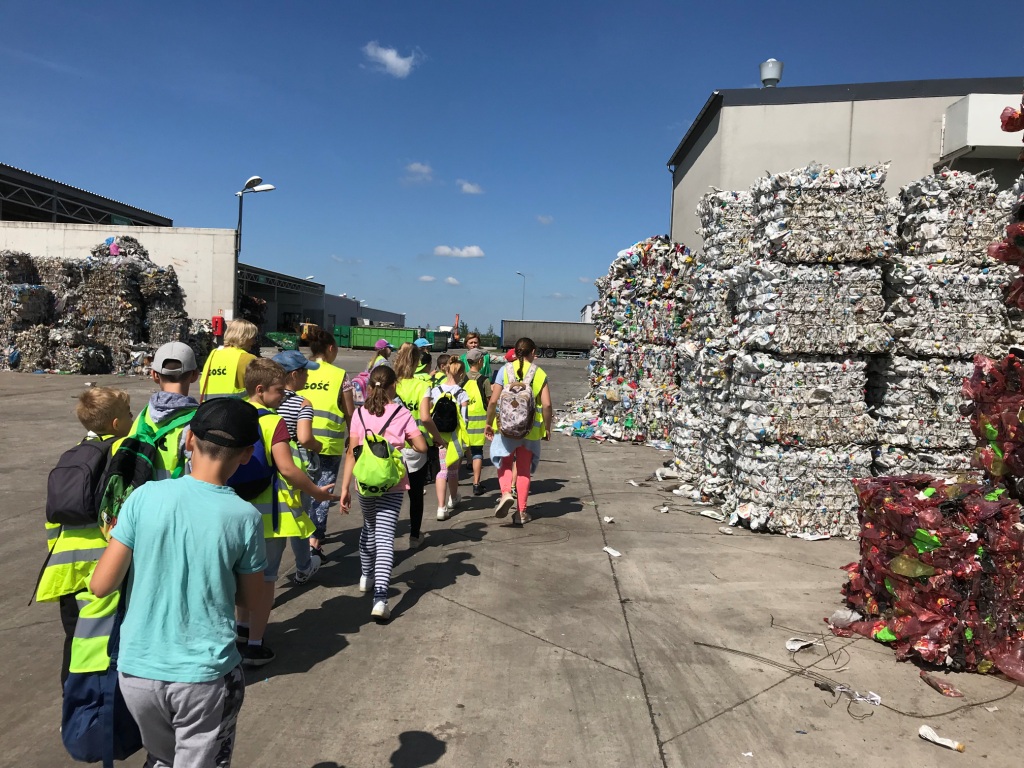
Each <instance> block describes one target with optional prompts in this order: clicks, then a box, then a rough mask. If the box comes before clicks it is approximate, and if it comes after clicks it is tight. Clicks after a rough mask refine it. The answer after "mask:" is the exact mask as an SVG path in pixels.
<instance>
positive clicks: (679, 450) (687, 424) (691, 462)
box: [670, 341, 704, 500]
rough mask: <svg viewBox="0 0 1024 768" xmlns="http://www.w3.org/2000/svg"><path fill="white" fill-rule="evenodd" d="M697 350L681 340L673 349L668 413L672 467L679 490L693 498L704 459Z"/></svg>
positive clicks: (701, 473) (700, 476)
mask: <svg viewBox="0 0 1024 768" xmlns="http://www.w3.org/2000/svg"><path fill="white" fill-rule="evenodd" d="M698 355H699V347H698V346H697V345H696V344H694V343H693V342H687V341H684V342H682V343H681V344H679V345H677V347H676V377H677V379H678V382H679V388H678V391H677V395H676V402H675V404H674V408H673V410H672V433H671V437H670V442H671V443H672V456H673V464H674V466H675V469H676V471H677V472H678V473H679V480H680V482H681V483H682V487H683V488H684V489H686V490H687V491H688V492H689V493H690V494H691V495H692V496H693V497H694V498H696V499H698V500H699V499H700V496H701V494H700V491H699V487H700V485H701V482H702V479H703V477H704V456H703V445H702V443H701V431H702V429H703V426H704V413H703V410H702V409H701V406H700V392H699V390H698V387H697V357H698Z"/></svg>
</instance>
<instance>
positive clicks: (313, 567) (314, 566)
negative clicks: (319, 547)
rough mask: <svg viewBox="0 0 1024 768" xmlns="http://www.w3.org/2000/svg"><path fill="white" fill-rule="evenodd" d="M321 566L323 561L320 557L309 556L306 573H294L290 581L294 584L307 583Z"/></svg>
mask: <svg viewBox="0 0 1024 768" xmlns="http://www.w3.org/2000/svg"><path fill="white" fill-rule="evenodd" d="M322 564H323V560H321V559H320V555H312V554H311V555H310V556H309V570H308V571H296V572H295V575H294V576H293V577H292V579H293V580H294V581H295V583H296V584H305V583H306V582H307V581H309V580H310V579H311V578H312V577H313V574H314V573H316V572H317V571H319V570H320V566H321V565H322Z"/></svg>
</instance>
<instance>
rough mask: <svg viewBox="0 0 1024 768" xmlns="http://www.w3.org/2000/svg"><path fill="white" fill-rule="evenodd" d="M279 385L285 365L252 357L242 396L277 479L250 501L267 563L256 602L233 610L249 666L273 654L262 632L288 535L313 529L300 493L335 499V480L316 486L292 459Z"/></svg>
mask: <svg viewBox="0 0 1024 768" xmlns="http://www.w3.org/2000/svg"><path fill="white" fill-rule="evenodd" d="M284 387H285V371H284V368H282V367H281V366H280V365H279V364H277V363H275V362H274V361H273V360H266V359H263V358H259V359H256V360H253V361H252V362H251V363H250V364H249V367H248V368H247V369H246V371H245V391H246V395H247V399H248V400H249V402H250V403H252V404H253V405H254V406H256V407H257V408H258V409H260V411H261V415H260V433H261V435H262V438H263V449H264V450H265V451H266V458H267V461H268V463H271V462H272V463H273V465H274V466H275V467H276V469H277V474H278V482H277V483H276V484H275V483H271V484H270V485H269V486H268V487H267V488H266V490H264V491H263V492H261V493H260V494H259V495H258V496H256V498H254V499H252V504H253V506H255V507H256V509H258V510H259V511H260V512H261V513H262V514H263V535H264V538H265V539H266V549H267V568H266V570H265V571H264V572H263V580H264V584H265V589H264V592H263V594H262V595H261V596H260V599H259V600H257V601H256V605H255V606H250V608H249V609H245V608H239V610H238V613H237V619H238V621H237V627H236V631H237V636H238V641H239V642H240V643H245V647H243V648H242V651H241V652H242V663H243V664H245V665H247V666H254V667H256V666H262V665H264V664H267V663H269V662H271V661H273V660H274V652H273V651H272V650H270V648H269V647H267V646H266V645H265V644H264V643H263V634H264V632H265V631H266V628H267V623H268V622H269V621H270V611H271V609H272V608H273V605H274V584H275V582H276V581H277V574H278V571H279V569H280V567H281V557H282V555H283V554H284V550H285V547H286V546H287V543H288V539H289V538H293V537H301V538H303V539H307V538H309V536H310V534H312V533H313V522H312V521H311V520H310V519H309V515H307V514H306V512H305V510H304V509H303V504H302V494H303V493H305V494H307V495H309V496H311V497H313V498H314V499H316V500H318V501H337V500H338V498H339V497H338V496H337V495H335V494H333V493H331V490H332V489H333V488H334V483H331V484H330V485H327V486H324V487H323V488H320V487H318V486H317V485H316V484H315V483H314V482H313V481H312V480H310V479H309V476H308V475H307V474H306V473H305V472H303V470H302V468H301V467H300V466H299V463H298V462H297V461H296V459H295V456H294V454H293V452H292V445H291V439H290V437H289V435H288V427H287V425H286V424H285V422H284V419H283V418H281V417H280V416H279V415H278V414H277V413H276V412H274V409H275V408H277V407H278V406H279V405H280V404H281V401H282V400H283V399H284ZM275 489H276V493H277V503H276V504H275V503H274V501H275V500H274V494H275ZM275 507H276V509H277V515H276V517H277V519H276V520H275V514H274V511H275Z"/></svg>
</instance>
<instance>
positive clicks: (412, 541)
mask: <svg viewBox="0 0 1024 768" xmlns="http://www.w3.org/2000/svg"><path fill="white" fill-rule="evenodd" d="M426 538H427V536H426V534H424V533H421V534H420V535H419V536H410V537H409V549H419V548H420V547H422V546H423V540H424V539H426Z"/></svg>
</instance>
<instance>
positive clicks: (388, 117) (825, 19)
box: [0, 0, 1021, 330]
mask: <svg viewBox="0 0 1024 768" xmlns="http://www.w3.org/2000/svg"><path fill="white" fill-rule="evenodd" d="M978 7H979V8H980V7H981V6H978ZM962 8H963V5H962V4H961V3H956V4H954V3H952V2H949V1H948V0H938V1H937V2H930V3H923V2H902V3H892V2H886V3H882V2H875V1H874V0H868V1H866V2H861V3H859V4H856V5H849V4H842V5H841V4H835V3H820V2H816V3H810V2H789V3H783V2H780V3H776V4H766V3H754V2H743V1H736V2H732V3H680V2H630V3H615V4H612V3H594V2H556V1H555V0H548V2H534V1H533V0H524V1H522V2H517V3H497V2H463V1H461V0H453V1H452V2H425V1H424V0H419V1H418V2H374V3H370V2H365V3H355V2H326V0H321V2H316V3H313V2H294V3H280V2H276V3H270V2H263V1H262V0H254V1H253V2H248V3H237V2H223V3H217V2H205V3H193V2H176V3H173V4H155V3H113V2H103V1H102V0H100V1H98V2H91V3H75V4H72V3H61V4H58V3H47V2H36V3H23V2H22V3H15V2H5V3H3V6H2V8H0V10H2V13H3V16H2V18H3V20H4V21H3V30H4V34H3V36H2V38H0V73H2V76H0V103H2V104H3V105H4V106H3V109H2V110H0V161H2V162H5V163H8V164H10V165H15V166H18V167H20V168H24V169H26V170H29V171H32V172H35V173H39V174H42V175H45V176H49V177H52V178H56V179H59V180H61V181H64V182H66V183H69V184H73V185H75V186H79V187H83V188H85V189H88V190H90V191H93V192H96V193H98V194H101V195H105V196H107V197H112V198H115V199H117V200H121V201H123V202H126V203H129V204H132V205H137V206H139V207H141V208H145V209H147V210H151V211H154V212H156V213H159V214H162V215H165V216H169V217H171V218H173V219H174V221H175V223H176V224H177V225H180V226H189V227H224V228H233V227H234V225H235V219H236V215H237V203H236V198H235V197H234V195H233V193H234V192H235V191H236V190H238V189H240V188H241V185H242V184H243V183H244V181H245V179H246V178H248V177H249V176H251V175H254V174H258V175H260V176H262V177H263V179H264V181H265V182H267V183H272V184H274V185H276V186H277V190H276V191H274V192H270V193H267V194H259V195H250V196H248V198H247V200H246V207H245V225H244V242H243V252H242V260H243V261H245V262H249V263H253V264H257V265H260V266H264V267H268V268H272V269H278V270H280V271H284V272H288V273H291V274H294V275H297V276H299V277H303V276H306V275H315V276H316V279H317V280H318V281H320V282H324V283H325V284H326V286H327V290H328V291H329V292H332V293H343V292H344V293H347V294H349V295H350V296H358V297H359V298H361V299H365V300H366V301H367V302H368V303H369V304H370V305H371V306H378V307H382V308H385V309H392V310H396V311H403V312H406V313H407V315H408V320H409V322H410V323H412V324H417V325H437V324H444V323H451V321H452V318H453V317H454V314H455V313H456V312H459V313H461V315H462V317H463V319H464V320H466V322H467V323H468V324H469V326H470V327H471V328H472V327H474V326H479V328H480V329H481V330H486V328H487V326H488V325H490V324H492V323H493V324H494V326H495V327H497V326H498V324H499V322H500V320H501V319H502V318H503V317H510V318H517V317H519V313H520V302H521V299H522V285H523V283H522V280H521V278H519V277H517V276H516V274H515V272H516V271H517V270H518V271H520V272H524V273H525V274H526V275H527V280H526V314H527V317H530V318H534V319H549V320H576V319H578V318H579V314H578V313H579V308H580V307H581V306H583V304H585V303H586V302H587V301H589V300H591V299H593V298H596V290H595V288H594V287H593V285H592V281H593V279H594V278H596V277H598V276H599V275H601V274H603V273H605V272H606V271H607V268H608V264H609V262H610V261H611V259H612V258H614V256H615V253H616V252H617V251H618V250H620V249H622V248H624V247H627V246H628V245H630V244H631V243H633V242H635V241H637V240H640V239H643V238H645V237H649V236H651V235H655V234H662V233H664V232H666V231H667V230H668V226H669V203H670V194H671V177H670V175H669V173H668V171H667V170H666V167H665V163H666V161H667V160H668V158H669V156H670V155H671V153H672V151H673V149H674V148H675V147H676V145H677V143H678V142H679V140H680V139H681V138H682V136H683V134H684V133H685V132H686V129H687V127H688V126H689V124H690V123H691V122H692V120H693V119H694V118H695V117H696V114H697V112H698V111H699V109H700V107H701V106H702V105H703V103H704V102H705V100H706V99H707V97H708V96H709V94H710V93H711V91H713V90H715V89H717V88H742V87H754V86H755V85H756V84H757V65H758V63H759V62H760V61H762V60H764V59H765V58H768V57H769V56H774V57H775V58H778V59H781V60H783V61H784V62H785V65H786V70H785V75H784V78H783V82H782V85H783V86H786V85H816V84H825V83H842V82H869V81H878V80H904V79H928V78H945V77H989V76H1009V75H1014V74H1018V73H1019V72H1020V69H1021V60H1020V58H1019V56H1018V55H1017V49H1016V46H1015V43H1014V40H1015V38H1014V37H1013V35H1012V34H1008V35H1004V34H1002V33H1001V32H1000V30H1002V29H1004V28H1007V27H1006V25H1007V24H1009V25H1010V26H1012V25H1013V24H1014V23H1015V22H1017V21H1018V20H1019V9H1018V8H1017V7H1016V6H1011V5H1010V4H1009V3H1003V2H999V3H992V2H990V3H985V4H984V13H972V14H964V13H962ZM951 31H953V32H955V38H951V37H948V36H949V34H950V32H951ZM947 41H948V42H947ZM767 165H768V163H767V162H766V166H767ZM430 278H432V279H430ZM455 283H457V284H455Z"/></svg>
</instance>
